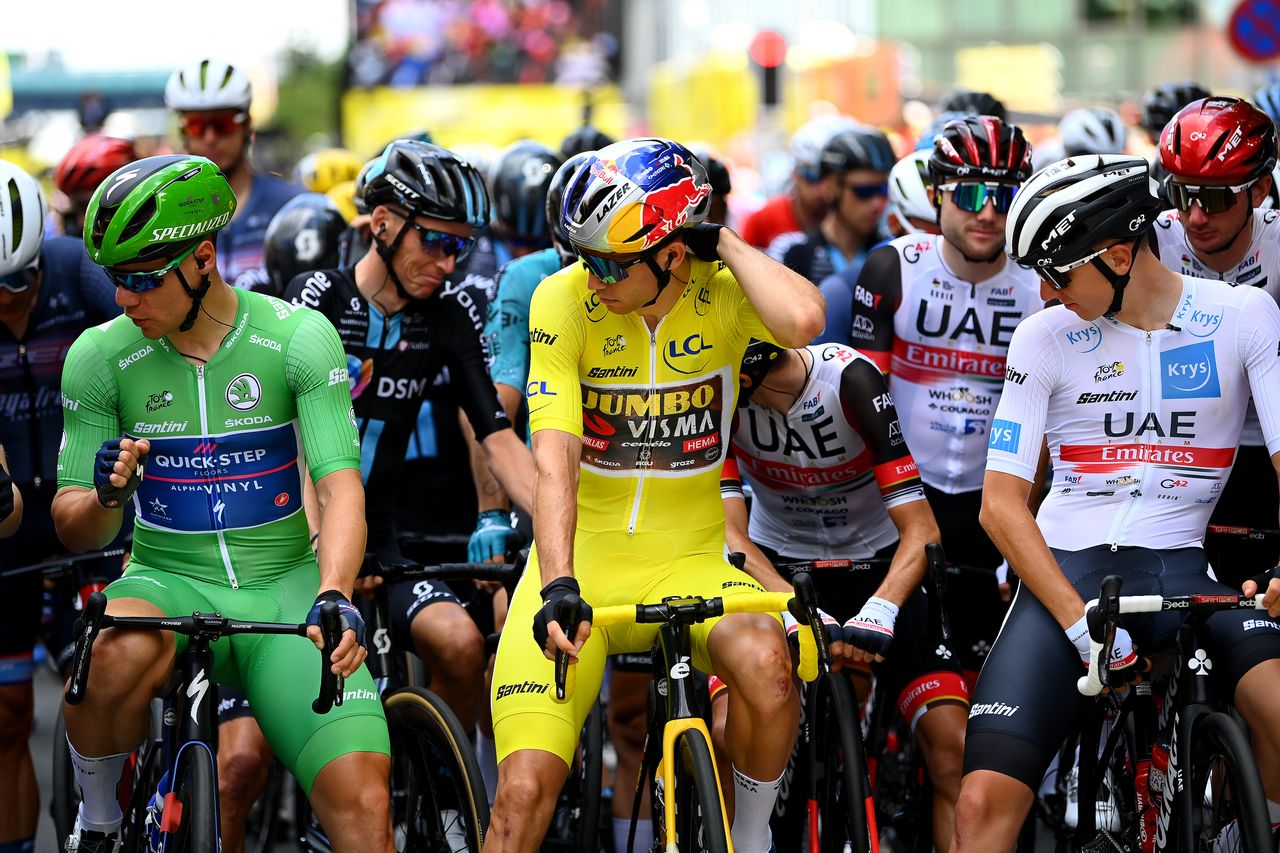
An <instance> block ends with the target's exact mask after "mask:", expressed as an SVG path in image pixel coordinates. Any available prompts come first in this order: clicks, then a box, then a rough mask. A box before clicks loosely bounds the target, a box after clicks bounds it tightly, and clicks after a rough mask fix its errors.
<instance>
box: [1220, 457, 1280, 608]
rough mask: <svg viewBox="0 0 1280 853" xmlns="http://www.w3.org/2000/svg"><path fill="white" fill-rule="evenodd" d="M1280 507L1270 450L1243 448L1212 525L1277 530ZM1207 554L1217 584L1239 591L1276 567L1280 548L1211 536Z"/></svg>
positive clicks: (1266, 542) (1270, 542) (1263, 542)
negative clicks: (1268, 451) (1252, 580)
mask: <svg viewBox="0 0 1280 853" xmlns="http://www.w3.org/2000/svg"><path fill="white" fill-rule="evenodd" d="M1278 503H1280V489H1278V488H1277V484H1276V469H1275V467H1274V466H1273V465H1272V464H1271V456H1270V454H1268V453H1267V448H1265V447H1255V446H1252V445H1248V444H1242V445H1240V449H1239V450H1237V451H1236V464H1235V466H1234V467H1232V469H1231V476H1230V477H1228V478H1227V485H1226V487H1225V488H1223V490H1222V495H1221V496H1220V497H1219V498H1218V503H1217V505H1216V506H1214V508H1213V515H1212V517H1211V518H1210V519H1209V521H1210V523H1212V524H1226V525H1230V526H1233V527H1261V528H1268V527H1275V526H1276V511H1277V504H1278ZM1205 553H1206V554H1208V556H1209V565H1211V566H1213V573H1214V574H1215V575H1216V576H1217V578H1218V580H1220V581H1222V582H1223V583H1225V584H1227V585H1228V586H1230V587H1235V588H1239V586H1240V584H1242V583H1244V582H1245V581H1246V580H1247V579H1249V578H1251V577H1253V576H1254V575H1256V574H1259V573H1260V572H1265V571H1266V570H1267V569H1269V568H1271V567H1272V566H1274V565H1276V560H1277V557H1280V546H1277V544H1276V542H1275V541H1274V540H1265V539H1264V540H1260V541H1259V540H1253V539H1237V538H1235V537H1231V538H1220V537H1217V536H1210V537H1208V538H1207V539H1206V540H1205Z"/></svg>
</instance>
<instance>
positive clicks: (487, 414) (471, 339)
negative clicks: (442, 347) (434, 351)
mask: <svg viewBox="0 0 1280 853" xmlns="http://www.w3.org/2000/svg"><path fill="white" fill-rule="evenodd" d="M446 304H449V305H452V306H456V311H455V316H454V318H453V319H452V320H451V321H449V322H448V324H447V325H448V327H449V329H450V330H451V332H452V335H451V337H450V340H449V375H450V380H451V382H450V384H451V385H452V386H453V388H454V389H455V391H456V393H457V398H458V404H459V405H460V406H462V410H463V411H464V412H466V413H467V420H468V421H470V422H471V429H472V430H473V431H474V432H475V434H476V440H477V441H484V440H485V439H486V438H487V437H489V436H490V435H492V434H493V433H495V432H497V431H498V430H501V429H510V428H511V422H510V421H509V420H507V416H506V413H505V412H503V410H502V403H501V401H500V400H499V399H498V392H497V390H496V389H495V388H494V387H493V380H492V379H490V378H489V368H488V366H487V364H486V363H485V350H484V344H483V343H482V342H481V339H480V335H479V334H478V332H477V330H476V328H475V324H474V323H472V322H471V320H470V319H468V317H467V314H466V311H465V310H464V309H463V307H462V305H461V304H459V303H456V302H450V303H446Z"/></svg>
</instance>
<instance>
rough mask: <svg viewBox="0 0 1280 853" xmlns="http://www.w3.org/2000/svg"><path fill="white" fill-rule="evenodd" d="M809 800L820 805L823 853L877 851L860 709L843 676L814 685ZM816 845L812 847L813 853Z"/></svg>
mask: <svg viewBox="0 0 1280 853" xmlns="http://www.w3.org/2000/svg"><path fill="white" fill-rule="evenodd" d="M813 695H814V701H813V738H812V751H811V753H810V756H809V759H810V762H811V769H810V773H811V779H812V785H813V787H812V788H811V796H813V797H814V798H815V799H816V800H817V803H818V844H817V848H818V850H819V851H820V853H842V851H844V850H845V849H846V848H845V843H846V842H848V844H849V849H851V850H852V853H871V851H872V850H875V849H877V848H878V847H879V838H878V837H876V838H874V839H873V835H875V834H876V829H875V817H874V811H873V810H874V806H873V805H872V803H871V794H870V791H871V784H870V781H869V779H868V777H867V757H866V753H865V751H864V748H863V743H862V733H861V731H860V730H859V727H858V725H857V720H858V705H857V702H855V701H854V698H853V690H852V688H851V687H850V686H849V680H848V678H846V677H845V676H844V675H842V674H838V673H837V674H830V675H823V676H821V677H819V678H818V680H817V681H815V682H814V684H813ZM812 846H813V845H812V842H811V843H810V847H811V849H812Z"/></svg>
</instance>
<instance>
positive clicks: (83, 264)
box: [79, 252, 120, 325]
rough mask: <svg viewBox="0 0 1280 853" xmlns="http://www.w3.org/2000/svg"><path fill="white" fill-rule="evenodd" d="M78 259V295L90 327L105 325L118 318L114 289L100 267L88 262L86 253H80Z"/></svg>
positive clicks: (118, 308)
mask: <svg viewBox="0 0 1280 853" xmlns="http://www.w3.org/2000/svg"><path fill="white" fill-rule="evenodd" d="M82 254H83V255H84V257H82V258H81V259H80V269H79V276H80V293H81V295H82V296H83V298H84V304H85V306H86V308H87V310H88V318H87V319H88V321H89V324H90V325H97V324H99V323H105V322H107V321H108V320H110V319H112V318H114V317H118V316H120V306H119V305H117V304H116V287H115V285H114V284H112V283H111V279H109V278H107V274H106V273H105V272H103V270H102V267H100V266H98V265H97V264H95V263H94V262H93V261H91V260H89V254H88V252H83V253H82Z"/></svg>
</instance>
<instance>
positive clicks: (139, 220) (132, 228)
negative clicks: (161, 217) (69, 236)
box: [95, 196, 156, 243]
mask: <svg viewBox="0 0 1280 853" xmlns="http://www.w3.org/2000/svg"><path fill="white" fill-rule="evenodd" d="M155 215H156V197H155V196H151V197H150V198H148V199H147V200H146V201H145V202H143V203H142V206H141V207H139V208H138V212H137V213H135V214H134V215H133V218H132V219H130V220H129V224H128V225H126V226H125V227H124V230H123V231H121V232H120V237H119V238H118V241H119V242H121V243H124V242H127V241H129V240H132V239H133V238H134V237H137V236H138V235H139V234H141V233H142V229H143V228H146V227H147V223H148V222H150V221H151V219H152V217H154V216H155ZM95 230H96V229H95Z"/></svg>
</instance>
